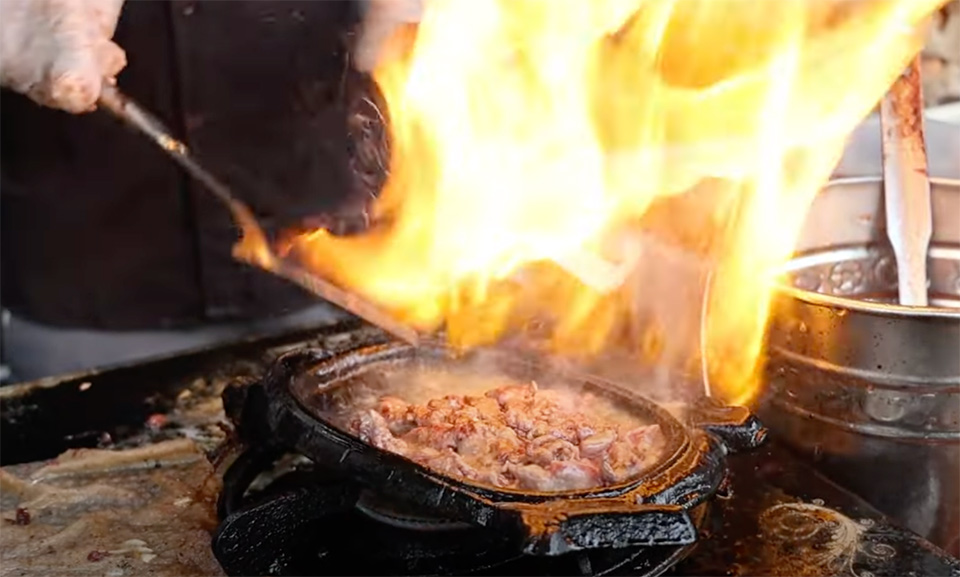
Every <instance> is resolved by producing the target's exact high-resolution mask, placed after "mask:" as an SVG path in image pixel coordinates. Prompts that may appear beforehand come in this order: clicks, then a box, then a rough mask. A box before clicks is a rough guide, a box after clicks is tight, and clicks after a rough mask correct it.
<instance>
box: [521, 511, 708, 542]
mask: <svg viewBox="0 0 960 577" xmlns="http://www.w3.org/2000/svg"><path fill="white" fill-rule="evenodd" d="M520 516H521V520H522V523H523V528H524V530H525V531H526V534H525V535H524V552H525V553H527V554H531V555H541V556H553V555H562V554H564V553H569V552H571V551H578V550H583V549H594V548H598V547H613V548H618V547H636V546H656V545H668V546H669V545H673V546H677V545H689V544H691V543H694V542H695V541H696V540H697V528H696V526H695V525H694V523H693V520H692V519H691V518H690V515H689V514H688V513H687V511H686V510H684V509H683V508H682V507H680V506H678V505H654V504H632V503H630V502H627V501H624V500H623V499H592V500H591V501H590V502H589V503H584V502H580V503H570V502H562V501H556V502H554V503H541V504H538V505H536V506H533V507H530V508H528V509H523V510H521V514H520Z"/></svg>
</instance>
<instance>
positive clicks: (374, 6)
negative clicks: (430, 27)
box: [353, 0, 427, 72]
mask: <svg viewBox="0 0 960 577" xmlns="http://www.w3.org/2000/svg"><path fill="white" fill-rule="evenodd" d="M426 1H427V0H366V1H365V2H364V15H363V25H362V26H361V29H360V37H359V38H358V40H357V46H356V48H355V52H354V57H353V65H354V66H355V67H356V68H357V70H359V71H361V72H370V71H372V70H373V69H374V68H375V67H376V65H377V62H378V61H379V60H380V59H381V58H382V57H383V54H382V52H383V49H384V46H385V45H386V43H387V40H389V39H390V36H391V35H393V33H394V32H395V31H396V30H397V28H399V27H401V26H403V25H404V24H411V23H416V22H419V21H420V17H421V16H422V14H423V4H424V3H425V2H426Z"/></svg>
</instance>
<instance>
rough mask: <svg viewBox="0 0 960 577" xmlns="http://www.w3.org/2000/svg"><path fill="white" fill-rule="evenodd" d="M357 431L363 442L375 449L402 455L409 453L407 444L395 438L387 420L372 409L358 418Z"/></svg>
mask: <svg viewBox="0 0 960 577" xmlns="http://www.w3.org/2000/svg"><path fill="white" fill-rule="evenodd" d="M356 431H357V434H358V436H359V437H360V439H361V440H362V441H364V442H367V443H370V444H371V445H373V446H374V447H378V448H380V449H383V450H385V451H391V452H393V453H400V454H401V455H402V454H404V453H406V452H407V444H406V443H405V442H404V441H403V440H402V439H398V438H396V437H394V436H393V433H392V432H391V431H390V427H389V425H387V421H386V419H384V418H383V416H382V415H381V414H380V413H378V412H376V411H374V410H372V409H371V410H369V411H365V412H363V413H361V414H360V415H359V416H358V417H357V420H356Z"/></svg>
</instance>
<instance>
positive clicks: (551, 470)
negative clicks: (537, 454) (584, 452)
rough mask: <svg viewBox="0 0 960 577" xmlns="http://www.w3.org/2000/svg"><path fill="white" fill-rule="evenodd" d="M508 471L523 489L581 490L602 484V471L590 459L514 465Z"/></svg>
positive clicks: (548, 490) (544, 490)
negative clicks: (548, 463)
mask: <svg viewBox="0 0 960 577" xmlns="http://www.w3.org/2000/svg"><path fill="white" fill-rule="evenodd" d="M508 471H509V472H510V473H511V474H512V475H513V476H514V477H516V479H517V482H518V484H519V486H520V488H521V489H530V490H533V491H543V492H555V491H581V490H585V489H591V488H593V487H597V486H599V485H600V482H601V479H600V471H599V470H598V469H597V467H596V466H595V465H594V464H593V463H591V462H590V461H564V462H558V463H552V464H550V465H547V466H541V465H514V466H512V467H510V468H508Z"/></svg>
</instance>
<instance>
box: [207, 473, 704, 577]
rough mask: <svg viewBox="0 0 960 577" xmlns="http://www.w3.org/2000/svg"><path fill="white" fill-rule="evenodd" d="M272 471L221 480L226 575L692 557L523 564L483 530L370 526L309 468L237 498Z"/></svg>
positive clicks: (615, 557)
mask: <svg viewBox="0 0 960 577" xmlns="http://www.w3.org/2000/svg"><path fill="white" fill-rule="evenodd" d="M253 461H259V463H258V464H255V463H253ZM271 461H272V459H252V460H251V456H250V455H249V454H248V455H245V456H244V457H241V458H240V459H238V461H237V464H235V465H234V466H233V467H232V468H231V469H232V471H229V472H228V474H227V475H226V476H225V478H224V490H223V493H222V494H221V515H223V516H225V519H224V522H223V523H222V524H221V525H220V527H219V528H218V530H217V533H216V535H215V536H214V541H213V548H214V551H215V553H216V555H217V558H218V560H219V561H220V563H221V565H222V566H223V569H224V570H225V571H226V572H227V573H228V574H229V575H249V574H253V573H255V574H261V575H303V574H313V575H316V574H336V575H422V576H426V575H609V574H616V573H617V571H618V570H620V569H624V568H625V567H626V566H629V567H630V568H631V571H630V573H631V575H640V576H646V575H650V576H653V575H660V574H661V573H663V572H664V571H666V570H667V569H668V568H669V567H671V566H673V565H674V564H676V563H677V562H678V561H679V560H680V559H682V558H684V557H685V556H686V554H687V552H689V550H690V547H689V546H687V547H640V548H637V547H634V548H627V549H606V550H603V549H600V550H591V551H581V552H576V553H570V554H567V555H560V556H556V557H546V558H544V557H534V556H526V555H522V554H519V553H518V552H517V549H516V546H515V544H514V543H513V542H512V541H511V540H510V539H508V538H505V537H504V536H503V535H501V534H499V533H497V532H495V531H491V530H488V529H483V528H479V527H466V528H464V527H463V526H461V525H454V526H451V527H450V528H448V529H445V530H441V529H437V528H436V527H432V528H431V530H421V529H417V528H416V525H415V524H411V525H409V526H403V525H402V524H397V523H393V522H390V521H389V520H385V519H379V520H378V519H377V518H376V517H377V515H376V514H375V515H371V514H370V511H369V510H365V509H368V508H369V503H370V501H371V498H370V495H369V494H364V490H363V489H361V488H360V487H359V486H357V485H355V484H354V483H353V482H351V481H348V480H345V479H343V478H337V477H331V476H329V474H327V473H326V472H323V473H317V472H316V471H313V470H312V467H311V466H307V467H306V468H305V469H304V468H303V467H301V468H300V469H299V470H298V471H296V472H293V473H287V474H284V475H281V476H280V477H279V478H277V479H276V480H274V481H273V482H271V483H269V484H268V486H267V487H266V488H265V489H264V490H263V491H262V492H261V493H259V494H254V495H253V496H244V495H245V494H246V493H247V490H248V488H249V486H250V483H251V482H252V481H253V479H252V477H256V476H257V475H256V473H257V472H259V471H254V470H251V467H258V465H259V468H260V469H261V470H262V469H264V468H267V467H269V463H270V462H271ZM243 468H245V469H246V470H244V471H243V472H242V474H239V475H238V474H237V471H238V469H243ZM231 473H232V474H231ZM703 512H704V508H703V507H700V508H698V509H697V513H698V514H697V515H696V517H697V519H698V521H699V520H701V519H702V518H703ZM251 543H258V544H259V546H258V547H256V548H252V547H250V544H251ZM278 553H279V554H278ZM638 569H640V571H639V572H638Z"/></svg>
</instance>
